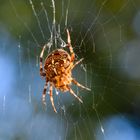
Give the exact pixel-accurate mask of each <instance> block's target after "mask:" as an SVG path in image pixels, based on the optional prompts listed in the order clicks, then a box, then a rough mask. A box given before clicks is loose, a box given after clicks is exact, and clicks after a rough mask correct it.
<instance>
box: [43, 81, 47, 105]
mask: <svg viewBox="0 0 140 140" xmlns="http://www.w3.org/2000/svg"><path fill="white" fill-rule="evenodd" d="M47 87H48V83H47V82H46V84H45V86H44V89H43V93H42V103H43V105H45V106H46V90H47Z"/></svg>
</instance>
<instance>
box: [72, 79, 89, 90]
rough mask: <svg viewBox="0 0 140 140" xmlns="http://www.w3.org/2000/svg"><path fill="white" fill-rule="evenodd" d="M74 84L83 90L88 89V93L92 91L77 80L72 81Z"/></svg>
mask: <svg viewBox="0 0 140 140" xmlns="http://www.w3.org/2000/svg"><path fill="white" fill-rule="evenodd" d="M72 82H73V83H74V84H75V85H77V86H78V87H81V88H83V89H86V90H88V91H91V89H90V88H87V87H85V86H83V85H81V84H80V83H78V82H77V81H76V80H74V79H72Z"/></svg>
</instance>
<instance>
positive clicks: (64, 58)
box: [40, 29, 90, 113]
mask: <svg viewBox="0 0 140 140" xmlns="http://www.w3.org/2000/svg"><path fill="white" fill-rule="evenodd" d="M66 46H67V47H68V48H69V50H70V55H69V53H68V52H67V51H65V50H63V49H56V50H54V51H52V52H51V53H50V54H49V55H48V56H47V57H46V59H45V62H44V63H45V64H44V66H43V54H44V50H45V48H46V47H47V45H44V47H43V49H42V51H41V54H40V75H41V76H42V77H45V78H46V84H45V86H44V90H43V94H42V103H43V104H44V105H46V90H47V86H48V82H49V83H50V90H49V94H50V100H51V104H52V107H53V109H54V111H55V112H56V113H57V111H56V108H55V105H54V101H53V87H55V88H56V89H58V90H60V91H62V92H66V91H69V92H70V93H71V94H72V95H73V96H74V97H75V98H77V99H78V100H79V101H80V102H81V103H83V101H82V100H81V99H80V98H79V97H78V96H77V95H76V94H75V93H74V91H73V90H72V89H71V88H70V85H71V83H74V84H75V85H77V86H79V87H81V88H83V89H86V90H90V89H89V88H87V87H85V86H83V85H81V84H80V83H78V82H77V81H76V80H75V79H74V78H73V77H72V70H73V68H74V67H75V66H76V65H78V64H79V63H80V62H81V61H82V60H83V58H82V59H80V60H79V61H77V62H76V63H74V60H75V54H74V52H73V48H72V45H71V39H70V33H69V30H68V29H67V44H66Z"/></svg>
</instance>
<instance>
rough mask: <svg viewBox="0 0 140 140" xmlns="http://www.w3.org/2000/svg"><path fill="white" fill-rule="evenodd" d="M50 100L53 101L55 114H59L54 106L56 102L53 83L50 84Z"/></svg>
mask: <svg viewBox="0 0 140 140" xmlns="http://www.w3.org/2000/svg"><path fill="white" fill-rule="evenodd" d="M50 100H51V103H52V107H53V110H54V112H55V113H57V111H56V108H55V105H54V101H53V86H52V83H50Z"/></svg>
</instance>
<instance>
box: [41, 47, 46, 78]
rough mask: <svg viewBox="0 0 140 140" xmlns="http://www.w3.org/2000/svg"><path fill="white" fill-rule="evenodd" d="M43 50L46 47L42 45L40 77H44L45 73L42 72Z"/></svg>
mask: <svg viewBox="0 0 140 140" xmlns="http://www.w3.org/2000/svg"><path fill="white" fill-rule="evenodd" d="M45 48H46V45H44V47H43V49H42V51H41V53H40V75H41V76H42V77H44V76H46V73H45V72H44V70H43V54H44V50H45Z"/></svg>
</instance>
